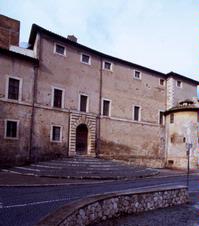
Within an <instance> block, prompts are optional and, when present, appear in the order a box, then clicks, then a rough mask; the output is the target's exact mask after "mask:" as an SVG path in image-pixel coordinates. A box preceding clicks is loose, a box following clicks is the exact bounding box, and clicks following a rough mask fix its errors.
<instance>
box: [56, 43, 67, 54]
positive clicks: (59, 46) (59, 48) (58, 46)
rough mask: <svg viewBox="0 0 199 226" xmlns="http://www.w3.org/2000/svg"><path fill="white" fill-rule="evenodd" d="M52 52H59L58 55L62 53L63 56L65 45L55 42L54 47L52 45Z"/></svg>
mask: <svg viewBox="0 0 199 226" xmlns="http://www.w3.org/2000/svg"><path fill="white" fill-rule="evenodd" d="M54 48H55V49H54V52H55V53H57V54H60V55H63V56H65V55H66V48H65V46H62V45H60V44H55V47H54Z"/></svg>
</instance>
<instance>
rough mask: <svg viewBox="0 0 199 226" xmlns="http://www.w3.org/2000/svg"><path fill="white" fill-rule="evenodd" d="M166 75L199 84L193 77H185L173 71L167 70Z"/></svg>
mask: <svg viewBox="0 0 199 226" xmlns="http://www.w3.org/2000/svg"><path fill="white" fill-rule="evenodd" d="M167 76H168V77H175V78H177V79H182V80H187V81H189V82H191V83H194V84H196V85H199V81H197V80H194V79H192V78H188V77H186V76H184V75H180V74H178V73H175V72H173V71H171V72H169V73H168V74H167Z"/></svg>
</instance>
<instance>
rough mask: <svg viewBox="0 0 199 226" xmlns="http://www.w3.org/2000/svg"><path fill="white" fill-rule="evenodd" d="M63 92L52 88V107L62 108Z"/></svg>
mask: <svg viewBox="0 0 199 226" xmlns="http://www.w3.org/2000/svg"><path fill="white" fill-rule="evenodd" d="M63 93H64V90H63V89H59V88H53V102H52V107H56V108H63V105H64V97H63Z"/></svg>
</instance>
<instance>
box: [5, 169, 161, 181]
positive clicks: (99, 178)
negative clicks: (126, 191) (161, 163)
mask: <svg viewBox="0 0 199 226" xmlns="http://www.w3.org/2000/svg"><path fill="white" fill-rule="evenodd" d="M2 172H8V173H15V174H18V175H25V176H36V177H45V178H57V179H76V180H77V179H79V180H85V179H86V180H124V179H137V178H147V177H152V176H156V175H158V174H159V173H160V172H159V171H158V170H156V171H155V172H151V173H148V174H143V175H138V176H136V175H135V176H131V177H128V176H112V177H101V176H69V175H68V176H55V175H50V174H49V175H48V174H47V175H38V174H34V173H20V172H14V171H12V170H6V169H4V170H2Z"/></svg>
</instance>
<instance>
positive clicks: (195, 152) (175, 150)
mask: <svg viewBox="0 0 199 226" xmlns="http://www.w3.org/2000/svg"><path fill="white" fill-rule="evenodd" d="M198 110H199V105H198V104H191V105H187V104H186V103H184V104H183V105H178V106H176V107H173V108H171V109H169V110H168V111H167V112H166V165H167V166H168V167H170V168H187V165H188V152H187V151H188V146H187V144H191V148H190V153H189V159H190V168H192V169H196V168H197V167H198V164H199V144H198V139H199V137H198V132H199V126H198V125H199V124H198ZM171 117H172V120H171Z"/></svg>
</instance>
